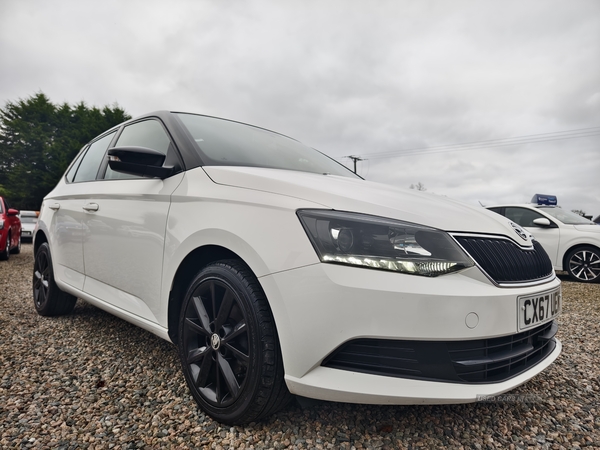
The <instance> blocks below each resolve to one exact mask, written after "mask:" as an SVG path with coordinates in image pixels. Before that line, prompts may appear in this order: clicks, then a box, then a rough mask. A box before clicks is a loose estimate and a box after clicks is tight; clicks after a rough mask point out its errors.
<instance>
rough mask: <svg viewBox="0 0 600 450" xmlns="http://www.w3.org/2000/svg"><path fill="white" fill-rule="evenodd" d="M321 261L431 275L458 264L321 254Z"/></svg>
mask: <svg viewBox="0 0 600 450" xmlns="http://www.w3.org/2000/svg"><path fill="white" fill-rule="evenodd" d="M323 262H330V263H340V264H350V265H353V266H360V267H370V268H372V269H385V270H391V271H394V272H403V273H413V274H418V275H425V276H428V275H429V276H432V275H442V274H445V273H450V272H453V271H454V270H456V268H457V266H458V264H457V263H455V262H444V261H423V262H415V261H402V260H392V259H385V258H369V257H361V256H341V255H323Z"/></svg>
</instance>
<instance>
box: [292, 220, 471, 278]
mask: <svg viewBox="0 0 600 450" xmlns="http://www.w3.org/2000/svg"><path fill="white" fill-rule="evenodd" d="M297 214H298V217H299V218H300V221H301V222H302V225H303V226H304V229H305V230H306V233H307V234H308V237H309V239H310V241H311V242H312V244H313V247H314V248H315V250H316V252H317V254H318V255H319V258H320V259H321V261H323V262H326V263H337V264H347V265H350V266H359V267H368V268H372V269H381V270H391V271H394V272H402V273H408V274H414V275H423V276H427V277H434V276H437V275H443V274H445V273H450V272H456V271H457V270H461V269H465V268H467V267H471V266H473V261H472V260H471V259H470V258H469V257H468V256H467V255H466V254H465V252H463V251H462V250H461V248H460V247H459V246H458V244H457V243H456V242H454V240H452V238H451V237H450V236H449V235H448V234H446V233H445V232H443V231H440V230H436V229H435V228H430V227H426V226H423V225H417V224H414V223H408V222H402V221H399V220H392V219H386V218H383V217H377V216H369V215H366V214H357V213H348V212H339V211H329V210H314V209H303V210H298V211H297Z"/></svg>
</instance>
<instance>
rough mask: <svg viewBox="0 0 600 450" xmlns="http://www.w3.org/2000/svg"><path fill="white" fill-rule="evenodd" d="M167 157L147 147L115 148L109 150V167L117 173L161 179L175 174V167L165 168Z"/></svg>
mask: <svg viewBox="0 0 600 450" xmlns="http://www.w3.org/2000/svg"><path fill="white" fill-rule="evenodd" d="M165 158H166V155H164V154H163V153H161V152H158V151H156V150H152V149H151V148H146V147H113V148H111V149H109V150H108V165H109V166H110V168H111V169H112V170H114V171H115V172H122V173H128V174H131V175H139V176H142V177H150V178H160V179H161V180H163V179H165V178H167V177H169V176H171V175H172V174H173V167H163V163H164V162H165Z"/></svg>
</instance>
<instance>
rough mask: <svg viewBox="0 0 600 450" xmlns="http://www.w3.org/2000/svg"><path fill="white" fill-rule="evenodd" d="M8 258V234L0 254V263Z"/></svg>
mask: <svg viewBox="0 0 600 450" xmlns="http://www.w3.org/2000/svg"><path fill="white" fill-rule="evenodd" d="M8 258H10V233H8V235H7V236H6V244H5V245H4V250H2V251H1V252H0V261H8Z"/></svg>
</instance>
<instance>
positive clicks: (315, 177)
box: [33, 111, 561, 423]
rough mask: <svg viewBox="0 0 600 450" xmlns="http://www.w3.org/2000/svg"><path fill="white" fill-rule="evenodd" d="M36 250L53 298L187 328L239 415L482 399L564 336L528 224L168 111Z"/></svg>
mask: <svg viewBox="0 0 600 450" xmlns="http://www.w3.org/2000/svg"><path fill="white" fill-rule="evenodd" d="M34 249H35V250H34V251H35V266H34V274H33V297H34V304H35V308H36V310H37V311H38V313H39V314H42V315H46V316H52V315H59V314H66V313H69V312H70V311H72V309H73V307H74V304H75V301H76V299H77V298H81V299H83V300H85V301H86V302H88V303H91V304H93V305H96V306H97V307H99V308H102V309H104V310H106V311H108V312H110V313H112V314H114V315H116V316H118V317H121V318H123V319H125V320H128V321H130V322H132V323H134V324H136V325H139V326H140V327H142V328H145V329H146V330H149V331H151V332H152V333H155V334H156V335H158V336H160V337H162V338H164V339H167V340H169V341H171V342H173V343H174V344H175V345H176V346H177V348H178V350H179V355H180V359H181V365H182V369H183V373H184V374H185V379H186V381H187V383H188V385H189V388H190V390H191V393H192V394H193V396H194V397H195V399H196V400H197V402H198V404H199V405H200V407H201V408H202V409H203V410H204V411H206V412H207V413H208V414H210V415H211V416H212V417H214V418H215V419H217V420H219V421H221V422H224V423H244V422H250V421H255V420H258V419H260V418H262V417H265V416H267V415H269V414H272V413H274V412H275V411H277V410H278V409H279V408H281V407H283V406H284V405H285V404H286V403H287V401H288V400H289V399H290V398H291V395H290V394H296V395H300V396H304V397H310V398H316V399H324V400H331V401H340V402H354V403H379V404H435V403H463V402H473V401H477V400H478V398H481V396H491V395H495V394H499V393H502V392H505V391H508V390H510V389H512V388H514V387H516V386H518V385H520V384H522V383H524V382H526V381H527V380H529V379H530V378H532V377H533V376H535V375H536V374H538V373H540V372H541V371H542V370H544V369H545V368H546V367H547V366H548V365H550V364H551V363H552V361H554V360H555V359H556V358H557V356H558V355H559V353H560V351H561V344H560V342H559V341H558V340H557V339H556V338H555V334H556V331H557V326H556V322H555V320H554V319H555V318H556V316H557V315H558V314H559V312H560V309H561V289H560V281H559V280H558V279H557V278H556V276H555V274H554V271H553V269H552V264H551V262H550V260H549V258H548V256H547V255H546V253H545V252H544V250H543V249H542V247H541V246H540V245H539V244H538V243H537V242H536V241H535V240H532V238H531V235H530V234H529V233H527V232H525V231H523V229H521V228H520V227H519V226H518V225H516V224H514V223H512V222H510V221H509V220H508V219H506V218H503V217H501V216H499V215H497V214H495V213H493V212H489V211H486V210H483V209H482V208H475V207H471V206H468V205H465V204H462V203H458V202H455V201H451V200H448V199H446V198H442V197H436V196H434V195H430V194H424V193H420V192H416V191H409V190H403V189H398V188H395V187H390V186H385V185H381V184H376V183H371V182H368V181H365V180H363V179H361V178H360V177H358V176H356V175H355V174H354V173H352V172H350V171H349V170H347V169H346V168H345V167H344V166H342V165H340V164H338V163H337V162H335V161H333V160H331V159H330V158H328V157H326V156H325V155H323V154H321V153H319V152H317V151H315V150H313V149H311V148H308V147H306V146H304V145H302V144H301V143H299V142H297V141H295V140H293V139H290V138H288V137H286V136H282V135H280V134H277V133H274V132H271V131H267V130H265V129H262V128H257V127H254V126H249V125H245V124H241V123H238V122H232V121H228V120H223V119H218V118H214V117H207V116H202V115H196V114H187V113H174V112H165V111H162V112H157V113H152V114H148V115H145V116H143V117H139V118H137V119H134V120H130V121H128V122H126V123H123V124H121V125H119V126H117V127H115V128H113V129H111V130H109V131H107V132H106V133H104V134H102V135H101V136H99V137H98V138H97V139H95V140H93V141H92V142H90V143H89V144H88V145H86V146H85V147H84V148H83V149H82V150H81V152H80V153H79V155H78V156H77V157H76V158H75V160H74V161H73V163H72V164H71V165H70V167H69V168H68V170H67V172H66V173H65V175H64V177H63V178H62V179H61V180H60V182H59V183H58V185H57V186H56V188H55V189H54V190H53V191H52V192H51V193H50V194H48V196H47V197H46V198H45V200H44V203H43V205H42V208H41V212H40V216H39V222H38V226H37V228H36V231H35V237H34Z"/></svg>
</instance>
